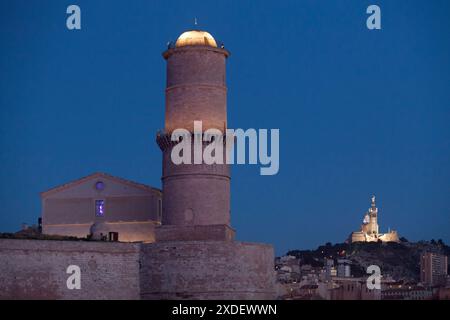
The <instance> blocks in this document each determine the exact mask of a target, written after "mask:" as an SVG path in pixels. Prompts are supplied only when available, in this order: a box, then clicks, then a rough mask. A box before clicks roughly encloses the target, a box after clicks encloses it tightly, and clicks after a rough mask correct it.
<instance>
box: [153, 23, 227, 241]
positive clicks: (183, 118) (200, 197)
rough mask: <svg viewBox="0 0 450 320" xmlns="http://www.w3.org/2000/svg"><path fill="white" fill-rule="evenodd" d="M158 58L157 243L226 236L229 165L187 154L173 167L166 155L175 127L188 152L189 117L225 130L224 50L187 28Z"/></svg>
mask: <svg viewBox="0 0 450 320" xmlns="http://www.w3.org/2000/svg"><path fill="white" fill-rule="evenodd" d="M163 56H164V58H165V59H166V60H167V85H166V110H165V111H166V112H165V130H164V132H163V133H160V134H158V136H157V143H158V145H159V147H160V148H161V150H162V152H163V175H162V188H163V218H162V224H163V228H160V230H159V232H158V233H157V235H156V237H157V241H164V240H208V239H216V240H224V239H225V240H227V239H232V238H233V235H234V231H233V230H232V229H231V228H230V170H229V166H228V165H227V164H205V163H203V162H202V163H201V164H194V161H193V156H192V158H191V160H192V162H191V164H178V165H176V164H174V163H173V161H172V159H171V153H172V149H173V147H174V146H175V145H176V144H177V143H178V142H174V141H171V134H172V132H173V131H174V130H176V129H186V130H188V131H189V132H190V135H191V150H192V152H193V151H194V121H201V122H202V130H203V132H204V131H206V130H208V129H218V130H220V131H221V132H222V133H225V130H226V127H227V88H226V84H225V74H226V59H227V58H228V56H229V52H228V51H227V50H225V49H223V48H218V47H217V44H216V41H215V40H214V38H213V37H212V36H211V35H210V34H209V33H207V32H204V31H188V32H185V33H183V34H182V35H181V36H180V37H179V38H178V40H177V42H176V44H175V46H173V47H170V48H169V49H168V50H167V51H165V52H164V53H163ZM197 138H198V139H202V138H203V135H202V134H201V135H200V136H199V135H197ZM205 143H206V142H205ZM205 143H203V144H202V145H203V147H202V148H204V147H205ZM224 150H225V149H224Z"/></svg>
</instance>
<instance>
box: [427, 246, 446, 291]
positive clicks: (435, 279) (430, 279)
mask: <svg viewBox="0 0 450 320" xmlns="http://www.w3.org/2000/svg"><path fill="white" fill-rule="evenodd" d="M447 272H448V257H447V256H444V255H441V254H437V253H432V252H426V253H424V254H422V256H421V257H420V282H422V284H424V285H427V286H440V285H445V283H446V280H447Z"/></svg>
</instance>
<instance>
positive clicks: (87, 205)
mask: <svg viewBox="0 0 450 320" xmlns="http://www.w3.org/2000/svg"><path fill="white" fill-rule="evenodd" d="M41 200H42V233H43V234H48V235H62V236H73V237H79V238H86V237H88V236H91V237H93V238H95V239H97V240H102V239H107V240H116V241H121V242H137V241H143V242H154V238H155V232H154V229H155V227H156V226H158V225H160V223H161V218H162V216H161V214H162V193H161V191H160V190H158V189H156V188H152V187H150V186H147V185H143V184H140V183H136V182H132V181H129V180H125V179H122V178H118V177H114V176H111V175H108V174H105V173H95V174H92V175H90V176H88V177H85V178H82V179H79V180H76V181H73V182H70V183H67V184H64V185H61V186H59V187H56V188H53V189H51V190H48V191H46V192H43V193H41Z"/></svg>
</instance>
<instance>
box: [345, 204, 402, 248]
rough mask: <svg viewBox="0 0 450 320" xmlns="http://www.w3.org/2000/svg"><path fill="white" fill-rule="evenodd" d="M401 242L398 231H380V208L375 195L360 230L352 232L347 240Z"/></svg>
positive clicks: (351, 241)
mask: <svg viewBox="0 0 450 320" xmlns="http://www.w3.org/2000/svg"><path fill="white" fill-rule="evenodd" d="M378 241H382V242H399V238H398V234H397V231H395V230H389V231H388V232H387V233H380V232H379V226H378V208H377V206H376V203H375V196H372V204H371V206H370V208H369V210H368V211H367V212H366V214H365V216H364V220H363V223H362V225H361V230H360V231H355V232H352V233H351V235H350V237H349V239H348V240H347V242H350V243H353V242H378Z"/></svg>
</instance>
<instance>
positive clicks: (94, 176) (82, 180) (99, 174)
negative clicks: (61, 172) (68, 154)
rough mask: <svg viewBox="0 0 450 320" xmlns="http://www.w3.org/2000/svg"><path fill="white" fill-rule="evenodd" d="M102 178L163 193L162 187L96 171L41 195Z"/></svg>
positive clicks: (48, 194) (42, 196) (43, 196)
mask: <svg viewBox="0 0 450 320" xmlns="http://www.w3.org/2000/svg"><path fill="white" fill-rule="evenodd" d="M102 178H105V179H110V180H113V181H115V182H117V183H119V184H125V185H128V186H130V187H134V188H137V189H141V190H143V191H150V192H156V193H161V190H160V189H157V188H153V187H151V186H148V185H146V184H142V183H139V182H134V181H131V180H127V179H124V178H120V177H116V176H113V175H110V174H107V173H104V172H96V173H93V174H91V175H88V176H86V177H83V178H80V179H77V180H73V181H70V182H68V183H65V184H62V185H59V186H57V187H54V188H51V189H49V190H47V191H44V192H41V193H40V195H41V198H45V197H47V196H50V195H52V194H55V193H58V192H61V191H64V190H67V189H69V188H73V187H75V186H78V185H81V184H83V183H85V182H87V181H89V180H94V179H102Z"/></svg>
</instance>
